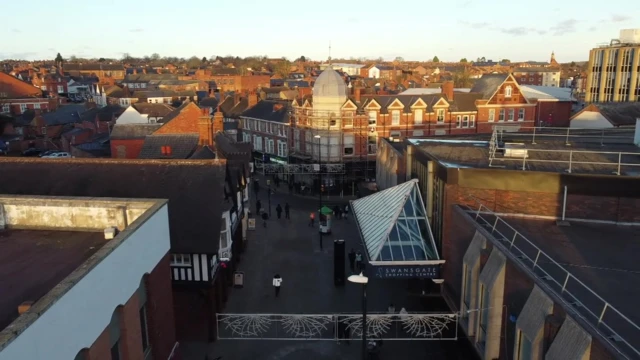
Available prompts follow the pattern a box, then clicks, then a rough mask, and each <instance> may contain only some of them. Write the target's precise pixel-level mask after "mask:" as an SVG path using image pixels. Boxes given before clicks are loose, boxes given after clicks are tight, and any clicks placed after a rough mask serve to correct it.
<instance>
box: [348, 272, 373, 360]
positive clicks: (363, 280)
mask: <svg viewBox="0 0 640 360" xmlns="http://www.w3.org/2000/svg"><path fill="white" fill-rule="evenodd" d="M347 280H349V281H350V282H352V283H354V284H361V285H362V360H366V359H367V284H368V283H369V278H368V277H366V276H364V275H362V273H360V275H351V276H349V277H348V278H347Z"/></svg>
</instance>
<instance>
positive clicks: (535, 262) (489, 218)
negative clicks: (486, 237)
mask: <svg viewBox="0 0 640 360" xmlns="http://www.w3.org/2000/svg"><path fill="white" fill-rule="evenodd" d="M465 207H466V208H467V210H466V212H467V213H468V214H470V215H471V216H472V217H473V218H474V220H475V221H476V222H477V223H478V224H480V225H481V226H483V227H485V228H486V229H487V231H488V232H489V233H490V234H491V235H492V236H493V237H494V238H495V239H496V240H498V241H500V242H501V243H502V245H503V247H504V248H506V250H507V251H508V252H510V253H511V254H512V255H514V256H515V258H516V260H517V261H518V262H519V263H520V264H521V265H523V266H524V267H526V268H528V269H529V270H531V271H532V272H533V273H534V274H535V275H536V276H538V277H539V278H541V279H542V280H545V281H546V284H547V286H548V287H549V288H550V289H551V290H552V291H555V292H557V293H558V295H559V297H560V299H562V301H563V302H564V303H565V305H566V306H568V307H570V308H571V307H572V308H574V310H575V313H576V314H577V315H578V316H579V317H580V318H582V319H583V320H584V321H585V322H586V323H587V324H589V325H590V326H591V327H592V328H593V329H594V330H595V331H596V332H599V333H600V334H602V336H603V337H604V338H605V339H606V341H607V342H609V344H610V345H612V346H613V347H614V348H616V349H617V350H618V351H619V352H620V355H622V356H623V357H624V358H626V359H632V358H631V357H629V356H628V355H626V354H625V352H626V351H623V350H622V349H621V348H624V349H626V350H627V351H631V352H633V353H634V355H637V356H640V350H639V349H638V345H639V343H638V341H639V340H640V326H638V325H637V324H636V323H634V322H633V321H632V320H631V319H629V318H628V317H627V316H625V315H624V314H622V312H620V311H619V310H618V309H616V308H615V307H614V306H613V305H611V304H610V303H609V302H608V301H606V300H605V299H603V298H602V297H601V296H600V295H598V294H597V293H596V292H595V291H593V290H592V289H591V288H590V287H589V286H587V285H586V284H584V283H583V282H582V281H580V280H579V279H578V278H577V277H575V276H574V275H573V274H571V273H570V272H569V271H567V270H566V269H565V268H564V267H563V266H562V265H560V264H559V263H558V262H556V261H555V260H554V259H553V258H551V257H550V256H549V255H547V253H545V252H544V251H542V250H541V249H540V248H539V247H538V246H536V245H535V244H534V243H532V242H531V241H530V240H529V239H527V238H526V237H525V236H524V235H523V234H521V233H520V232H519V231H518V230H516V229H515V228H514V227H512V226H511V225H509V223H507V222H506V221H505V220H503V219H502V218H501V217H500V216H498V214H496V213H494V212H493V211H491V210H490V209H489V208H487V207H486V206H484V205H482V204H480V205H479V207H478V209H477V210H474V209H473V208H471V207H469V206H465ZM630 286H633V285H631V284H630ZM607 321H608V322H609V323H607ZM623 331H625V332H627V333H631V334H630V335H626V336H622V335H621V334H620V332H623ZM627 339H632V341H634V342H635V344H631V343H630V342H629V341H628V340H627ZM633 358H636V357H635V356H634V357H633Z"/></svg>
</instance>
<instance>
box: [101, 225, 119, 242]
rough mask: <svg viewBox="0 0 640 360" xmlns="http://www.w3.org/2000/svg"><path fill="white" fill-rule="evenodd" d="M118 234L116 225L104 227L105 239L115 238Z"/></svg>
mask: <svg viewBox="0 0 640 360" xmlns="http://www.w3.org/2000/svg"><path fill="white" fill-rule="evenodd" d="M116 235H118V228H117V227H115V226H110V227H108V228H106V229H104V239H105V240H113V238H115V237H116Z"/></svg>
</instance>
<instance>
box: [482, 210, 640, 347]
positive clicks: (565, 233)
mask: <svg viewBox="0 0 640 360" xmlns="http://www.w3.org/2000/svg"><path fill="white" fill-rule="evenodd" d="M481 216H482V218H483V219H484V220H485V221H488V223H489V224H488V225H487V228H490V227H491V226H492V225H493V224H494V222H495V220H494V219H495V215H489V214H482V215H481ZM501 219H502V220H503V221H504V222H501V221H498V222H497V226H496V231H495V232H493V236H494V237H496V238H497V239H499V238H501V237H502V238H503V239H502V240H503V241H505V242H503V244H504V245H505V247H506V248H507V249H510V252H511V253H512V254H513V255H515V256H516V257H517V258H518V259H520V261H521V262H522V263H523V264H524V265H525V266H526V267H527V268H528V269H530V270H531V269H533V270H532V271H533V272H534V273H535V274H536V276H537V277H538V278H540V279H541V280H542V281H544V283H545V284H547V285H548V286H549V288H550V289H552V290H553V291H555V293H556V295H558V296H559V297H561V298H562V299H564V301H565V303H566V304H569V305H570V306H571V307H572V308H573V310H574V311H575V312H577V313H578V314H579V315H580V316H581V317H582V319H583V320H584V321H585V322H586V323H588V324H590V325H591V326H592V327H593V329H592V330H595V329H596V328H597V329H598V331H599V332H600V333H601V334H603V335H604V336H605V337H606V338H607V339H608V340H609V341H610V343H611V344H612V345H613V346H615V347H617V348H619V349H620V350H621V351H622V352H623V353H625V354H626V355H631V356H635V355H637V354H640V329H639V328H638V326H640V308H638V306H637V302H638V299H639V298H640V261H638V257H640V241H638V239H640V226H633V225H614V224H607V223H599V222H582V221H580V222H578V221H572V222H571V223H570V226H560V225H558V224H557V223H556V221H555V220H542V219H533V218H522V217H509V216H501ZM639 225H640V224H639ZM514 229H515V231H517V232H518V233H520V235H521V236H523V237H524V238H526V239H527V240H528V241H529V242H527V241H526V240H524V239H523V238H522V237H519V236H518V237H516V240H515V241H514V242H513V244H514V247H511V246H510V242H511V240H512V239H513V238H514V234H515V231H514ZM488 231H489V232H491V229H488ZM500 235H502V236H500ZM538 249H539V250H541V251H542V252H543V253H540V254H538ZM545 254H546V255H545ZM534 259H537V260H534ZM534 261H537V263H536V264H537V266H536V267H535V268H534V267H533V263H534ZM567 272H568V273H570V274H571V276H572V277H570V278H569V280H566V279H567ZM576 279H577V280H579V281H580V282H582V284H580V282H578V281H577V280H576ZM563 286H564V290H563ZM605 304H606V306H605ZM605 308H606V309H605ZM613 308H615V309H616V310H618V311H619V313H617V312H616V311H615V310H614V309H613ZM603 309H605V312H604V316H602V315H601V314H602V313H603ZM621 314H622V315H621ZM601 316H602V317H601ZM600 317H601V321H602V323H600V324H599V323H598V321H599V318H600ZM624 317H627V318H628V319H629V320H628V321H627V320H626V319H624ZM612 330H613V331H612ZM614 332H615V334H617V335H618V336H620V337H622V338H623V339H624V341H626V342H628V343H629V345H626V344H625V343H624V342H623V341H620V340H616V339H614V338H612V335H614Z"/></svg>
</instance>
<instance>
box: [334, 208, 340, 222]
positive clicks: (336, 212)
mask: <svg viewBox="0 0 640 360" xmlns="http://www.w3.org/2000/svg"><path fill="white" fill-rule="evenodd" d="M333 215H334V216H335V217H336V220H337V219H340V206H338V205H336V206H334V207H333Z"/></svg>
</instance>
